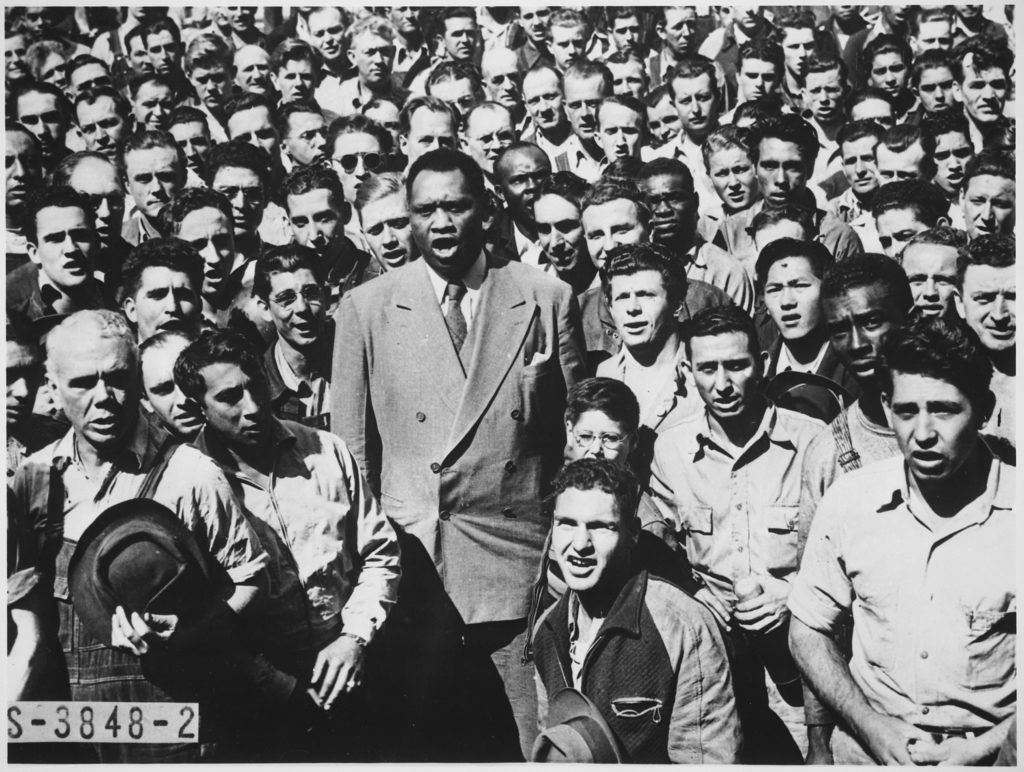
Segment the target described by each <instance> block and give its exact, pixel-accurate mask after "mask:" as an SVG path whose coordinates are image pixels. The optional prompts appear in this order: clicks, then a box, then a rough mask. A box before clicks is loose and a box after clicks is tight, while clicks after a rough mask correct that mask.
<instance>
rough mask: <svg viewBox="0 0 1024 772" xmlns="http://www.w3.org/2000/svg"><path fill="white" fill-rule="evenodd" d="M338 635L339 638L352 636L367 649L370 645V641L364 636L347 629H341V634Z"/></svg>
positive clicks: (361, 646)
mask: <svg viewBox="0 0 1024 772" xmlns="http://www.w3.org/2000/svg"><path fill="white" fill-rule="evenodd" d="M338 637H339V638H351V639H352V640H353V641H355V642H356V643H357V644H359V646H360V648H363V649H365V648H366V647H367V646H368V645H369V641H367V640H366V639H365V638H364V637H363V636H361V635H357V634H356V633H350V632H347V631H345V630H342V631H341V635H339V636H338Z"/></svg>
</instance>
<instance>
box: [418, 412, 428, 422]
mask: <svg viewBox="0 0 1024 772" xmlns="http://www.w3.org/2000/svg"><path fill="white" fill-rule="evenodd" d="M416 420H417V421H419V422H420V423H423V422H424V421H426V420H427V417H426V416H425V415H423V413H417V414H416Z"/></svg>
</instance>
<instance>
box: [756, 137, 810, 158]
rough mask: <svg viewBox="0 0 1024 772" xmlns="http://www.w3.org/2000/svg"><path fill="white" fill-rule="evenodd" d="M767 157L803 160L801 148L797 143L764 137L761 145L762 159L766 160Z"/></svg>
mask: <svg viewBox="0 0 1024 772" xmlns="http://www.w3.org/2000/svg"><path fill="white" fill-rule="evenodd" d="M765 156H773V157H779V158H790V157H796V158H800V159H802V158H803V155H802V153H801V152H800V146H799V145H798V144H797V143H796V142H790V141H789V140H786V139H780V138H779V137H762V138H761V145H760V157H761V159H762V160H764V158H765Z"/></svg>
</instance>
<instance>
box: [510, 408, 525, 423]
mask: <svg viewBox="0 0 1024 772" xmlns="http://www.w3.org/2000/svg"><path fill="white" fill-rule="evenodd" d="M522 417H523V414H522V413H521V412H519V408H516V409H515V410H513V411H512V420H514V421H518V420H519V419H520V418H522Z"/></svg>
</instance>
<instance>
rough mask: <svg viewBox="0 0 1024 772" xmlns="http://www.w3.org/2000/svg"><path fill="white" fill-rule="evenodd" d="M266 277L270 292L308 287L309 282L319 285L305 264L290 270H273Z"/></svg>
mask: <svg viewBox="0 0 1024 772" xmlns="http://www.w3.org/2000/svg"><path fill="white" fill-rule="evenodd" d="M268 278H269V280H270V291H271V292H280V291H281V290H284V289H295V288H299V287H308V286H309V285H311V284H312V285H316V286H319V284H318V282H317V280H316V276H315V275H314V274H313V272H312V271H311V270H309V269H308V268H306V267H305V266H300V267H298V268H295V269H294V270H291V271H275V272H273V273H271V274H270V275H269V276H268Z"/></svg>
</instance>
